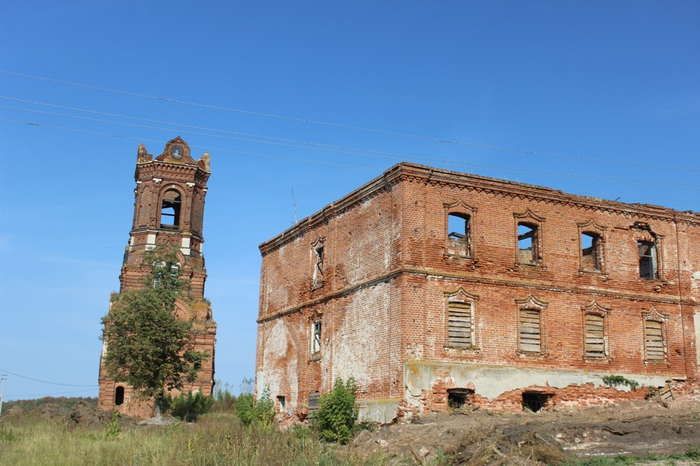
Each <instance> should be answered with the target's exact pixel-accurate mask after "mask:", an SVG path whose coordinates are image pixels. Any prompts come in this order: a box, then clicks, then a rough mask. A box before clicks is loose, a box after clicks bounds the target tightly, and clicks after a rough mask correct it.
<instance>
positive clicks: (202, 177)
mask: <svg viewBox="0 0 700 466" xmlns="http://www.w3.org/2000/svg"><path fill="white" fill-rule="evenodd" d="M209 175H210V170H209V154H206V153H205V154H204V155H202V157H201V158H200V159H199V160H197V161H195V160H194V159H193V158H192V157H191V156H190V147H189V146H188V145H187V143H186V142H185V141H183V140H182V139H180V137H179V136H178V137H177V138H175V139H173V140H171V141H169V142H168V143H167V144H166V145H165V149H164V150H163V153H162V154H160V155H159V156H157V157H156V158H153V155H151V154H149V153H147V152H146V148H145V147H144V146H143V145H139V148H138V154H137V161H136V173H135V175H134V177H135V179H136V189H135V190H134V194H135V202H134V220H133V224H132V228H131V232H130V233H129V244H128V245H127V246H126V251H125V253H124V263H123V265H122V270H121V275H120V276H119V282H120V292H124V291H130V290H135V289H138V288H141V287H143V286H145V285H144V277H146V276H147V275H148V274H149V273H150V271H151V268H152V264H148V263H144V260H143V259H144V253H145V252H146V251H150V250H152V249H154V248H155V247H156V246H159V245H168V246H171V247H177V248H179V253H178V258H179V264H180V267H181V273H182V277H184V278H187V279H188V280H189V282H190V299H188V302H186V303H185V302H183V301H181V300H180V301H178V302H177V303H176V307H177V315H178V317H180V318H182V319H185V320H189V319H193V320H194V326H193V332H194V335H193V337H194V338H195V347H196V349H197V350H198V351H204V352H206V353H208V354H209V355H210V357H209V358H208V359H207V360H206V361H204V363H203V366H202V370H201V371H200V372H199V374H198V376H197V380H196V381H195V382H194V383H193V384H191V385H190V384H188V385H186V386H185V387H184V390H185V391H192V392H196V391H200V392H201V393H202V394H204V395H210V394H211V392H212V389H213V385H214V345H215V342H216V324H215V323H214V321H213V320H212V312H211V305H210V304H209V302H208V301H207V300H205V299H204V282H205V281H206V278H207V272H206V269H205V267H204V256H203V255H202V243H203V242H204V237H203V236H202V227H203V220H204V199H205V197H206V194H207V180H208V179H209ZM107 350H108V345H104V346H103V354H104V352H105V351H107ZM99 383H100V394H99V399H98V404H99V407H100V408H101V409H105V410H115V409H118V410H119V411H121V412H122V413H125V414H128V415H130V416H136V417H148V416H150V414H151V411H152V405H151V404H150V403H146V402H143V401H141V400H139V398H138V396H137V395H136V394H135V393H134V392H133V391H132V389H131V388H130V387H129V386H128V385H126V384H125V383H121V382H120V383H115V381H114V380H113V379H112V378H110V376H109V374H108V373H107V371H106V369H105V367H104V365H103V363H102V361H100V375H99Z"/></svg>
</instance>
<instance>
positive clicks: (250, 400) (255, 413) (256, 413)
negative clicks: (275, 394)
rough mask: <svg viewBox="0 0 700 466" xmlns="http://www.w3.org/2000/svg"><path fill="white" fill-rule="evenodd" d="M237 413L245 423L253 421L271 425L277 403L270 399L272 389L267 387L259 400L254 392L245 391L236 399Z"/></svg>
mask: <svg viewBox="0 0 700 466" xmlns="http://www.w3.org/2000/svg"><path fill="white" fill-rule="evenodd" d="M235 408H236V415H237V416H238V419H240V421H241V422H242V423H243V425H246V426H249V425H251V424H252V423H254V422H256V423H260V424H263V425H269V424H271V423H272V419H274V417H275V405H274V403H273V402H272V400H271V399H270V389H269V387H265V388H264V389H263V391H262V393H261V394H260V397H259V398H258V400H257V402H256V401H255V397H254V396H253V394H252V393H244V394H241V396H239V397H238V401H236V406H235Z"/></svg>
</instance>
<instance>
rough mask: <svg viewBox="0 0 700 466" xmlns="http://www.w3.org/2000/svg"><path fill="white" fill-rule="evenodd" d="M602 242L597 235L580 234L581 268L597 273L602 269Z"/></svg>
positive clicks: (587, 232)
mask: <svg viewBox="0 0 700 466" xmlns="http://www.w3.org/2000/svg"><path fill="white" fill-rule="evenodd" d="M602 256H603V254H602V240H601V237H600V235H599V234H598V233H594V232H591V231H584V232H583V233H581V268H582V269H583V270H589V271H596V272H599V271H600V270H601V269H602V268H601V266H602Z"/></svg>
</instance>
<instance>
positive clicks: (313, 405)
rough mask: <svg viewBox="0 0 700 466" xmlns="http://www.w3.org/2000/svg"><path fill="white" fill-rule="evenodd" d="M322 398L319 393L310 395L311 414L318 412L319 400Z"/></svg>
mask: <svg viewBox="0 0 700 466" xmlns="http://www.w3.org/2000/svg"><path fill="white" fill-rule="evenodd" d="M320 398H321V394H320V393H319V392H311V393H309V414H311V413H313V412H316V411H318V400H319V399H320Z"/></svg>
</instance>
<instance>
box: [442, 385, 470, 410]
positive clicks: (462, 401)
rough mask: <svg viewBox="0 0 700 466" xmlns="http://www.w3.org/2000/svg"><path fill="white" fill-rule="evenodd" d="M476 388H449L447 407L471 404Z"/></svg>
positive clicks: (459, 407)
mask: <svg viewBox="0 0 700 466" xmlns="http://www.w3.org/2000/svg"><path fill="white" fill-rule="evenodd" d="M473 394H474V390H470V389H468V388H449V389H447V407H448V408H450V409H462V408H464V406H465V405H468V404H471V401H470V398H471V396H472V395H473Z"/></svg>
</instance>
